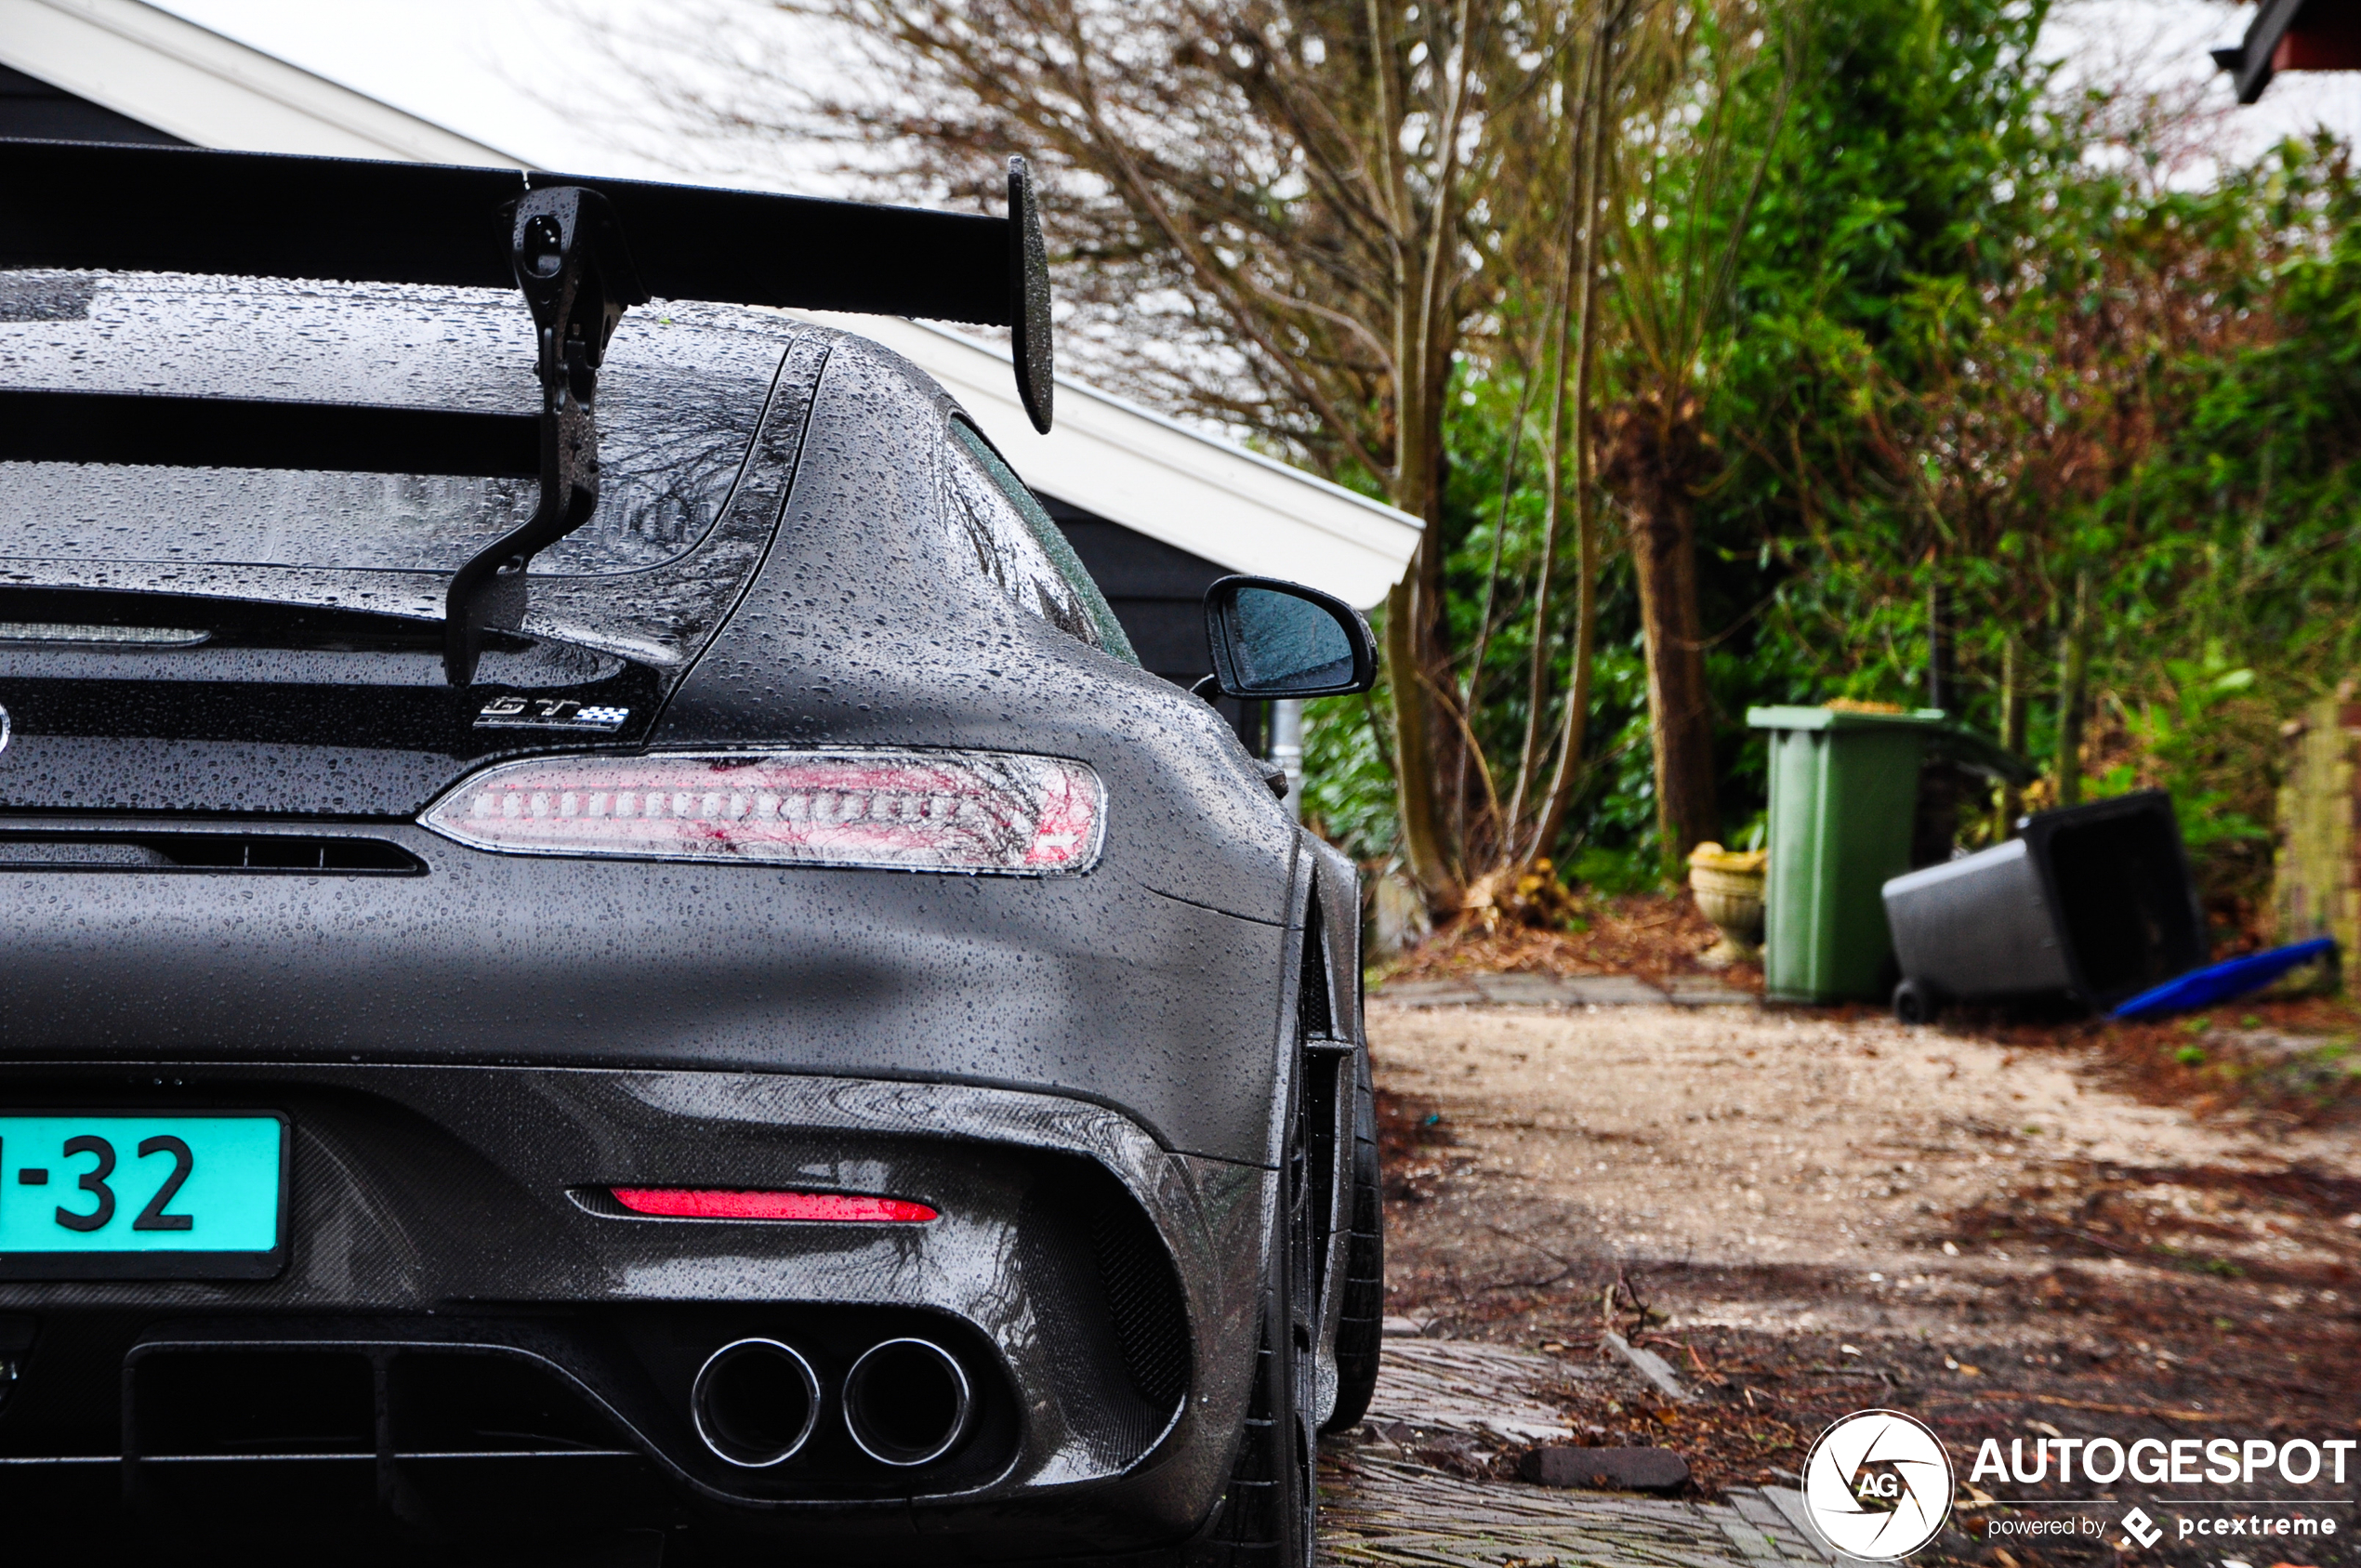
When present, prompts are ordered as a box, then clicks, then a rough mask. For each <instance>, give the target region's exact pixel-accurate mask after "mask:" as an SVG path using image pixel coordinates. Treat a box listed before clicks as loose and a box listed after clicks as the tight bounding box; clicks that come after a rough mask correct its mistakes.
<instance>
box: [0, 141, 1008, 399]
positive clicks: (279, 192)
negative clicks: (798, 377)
mask: <svg viewBox="0 0 2361 1568" xmlns="http://www.w3.org/2000/svg"><path fill="white" fill-rule="evenodd" d="M561 186H574V187H580V188H584V189H587V190H592V191H598V192H599V193H600V195H602V196H604V197H605V198H606V200H607V202H608V204H609V205H610V206H611V207H612V208H613V212H614V215H615V217H616V219H617V221H618V225H619V227H620V229H621V231H622V233H623V235H624V236H625V239H626V243H627V244H628V245H629V247H630V254H631V259H632V262H633V264H634V265H635V267H636V268H637V270H638V272H639V275H640V282H641V283H643V284H644V285H645V287H646V288H647V290H648V292H649V293H650V294H652V295H653V296H657V297H659V298H668V299H705V300H713V301H717V302H722V303H728V304H735V305H771V306H785V307H791V308H800V309H805V310H851V311H868V312H874V313H877V314H880V315H896V316H919V317H926V318H930V319H933V320H940V321H953V322H966V323H976V324H978V325H984V326H1005V327H1010V328H1013V329H1015V337H1016V345H1017V366H1016V370H1017V384H1018V389H1019V391H1020V392H1021V393H1022V396H1023V400H1024V403H1025V407H1026V411H1027V412H1028V413H1029V414H1031V415H1032V416H1033V420H1034V423H1035V425H1036V426H1038V427H1039V428H1042V429H1044V430H1046V429H1048V428H1049V412H1050V410H1049V394H1050V390H1051V388H1052V384H1053V383H1052V380H1051V359H1050V343H1049V308H1048V306H1049V280H1048V276H1047V267H1046V262H1045V258H1044V252H1043V249H1042V244H1041V235H1040V224H1039V219H1038V217H1037V216H1036V214H1035V206H1034V201H1033V188H1032V181H1031V176H1030V173H1029V172H1028V171H1027V170H1026V169H1025V166H1024V165H1023V164H1022V160H1017V159H1011V160H1010V171H1009V216H1008V217H980V216H977V215H974V214H969V213H945V212H929V211H924V210H921V209H918V208H915V207H895V206H879V205H870V204H863V203H857V202H837V201H824V200H820V199H817V198H813V197H808V196H778V195H771V194H767V193H763V192H758V191H719V190H713V189H708V188H706V187H703V186H691V185H663V184H655V183H651V182H648V181H643V180H622V179H602V178H583V177H578V176H572V175H550V174H540V173H527V172H523V171H520V170H515V169H479V168H457V167H451V166H446V165H432V164H394V163H376V162H370V161H365V160H361V159H348V158H305V157H293V156H288V155H284V154H280V153H265V152H210V151H204V150H199V149H192V148H177V147H129V146H117V145H111V144H99V143H86V142H64V141H27V140H9V139H0V268H28V267H54V268H65V269H84V268H87V269H94V270H124V271H152V272H200V273H226V274H231V275H235V276H244V277H284V278H321V279H335V280H340V281H345V282H352V283H431V284H442V285H446V286H457V287H476V288H501V289H506V288H513V287H515V286H516V285H517V278H516V275H515V272H514V270H512V267H511V264H510V260H509V234H508V220H507V218H506V217H504V215H503V209H504V208H506V207H508V205H509V204H512V203H514V202H516V201H517V200H518V199H519V198H520V197H521V196H522V195H523V194H524V193H525V191H527V190H528V189H532V190H544V189H549V188H553V187H561Z"/></svg>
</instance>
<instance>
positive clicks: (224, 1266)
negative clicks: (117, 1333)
mask: <svg viewBox="0 0 2361 1568" xmlns="http://www.w3.org/2000/svg"><path fill="white" fill-rule="evenodd" d="M286 1144H287V1125H286V1121H285V1118H284V1117H282V1116H277V1115H200V1116H191V1115H154V1116H142V1115H115V1114H88V1115H84V1114H76V1113H70V1112H69V1113H43V1114H39V1115H12V1114H5V1113H0V1278H5V1279H267V1278H270V1276H272V1275H274V1274H276V1273H277V1272H279V1268H280V1265H281V1263H282V1262H283V1261H284V1255H285V1246H284V1223H285V1215H284V1209H285V1204H286V1180H285V1166H286Z"/></svg>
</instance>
